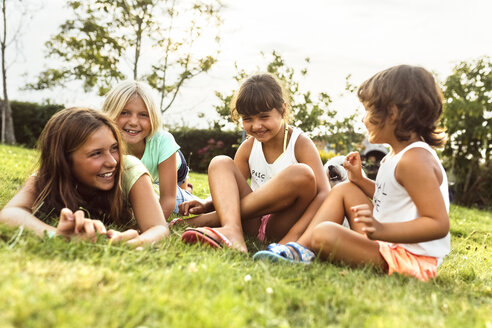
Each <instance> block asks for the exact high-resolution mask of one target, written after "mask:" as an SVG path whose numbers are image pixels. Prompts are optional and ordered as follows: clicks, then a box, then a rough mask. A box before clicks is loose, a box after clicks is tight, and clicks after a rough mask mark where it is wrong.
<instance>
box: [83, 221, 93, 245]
mask: <svg viewBox="0 0 492 328" xmlns="http://www.w3.org/2000/svg"><path fill="white" fill-rule="evenodd" d="M84 237H85V238H86V239H88V240H91V241H92V242H93V243H95V242H96V230H95V229H94V224H93V223H92V220H91V219H84Z"/></svg>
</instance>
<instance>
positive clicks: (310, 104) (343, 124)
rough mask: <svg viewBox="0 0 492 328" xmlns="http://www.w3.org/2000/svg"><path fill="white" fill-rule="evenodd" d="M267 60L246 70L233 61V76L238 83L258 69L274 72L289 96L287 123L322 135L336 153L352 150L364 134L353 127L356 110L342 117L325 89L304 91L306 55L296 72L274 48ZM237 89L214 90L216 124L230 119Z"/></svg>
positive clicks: (316, 134) (345, 152)
mask: <svg viewBox="0 0 492 328" xmlns="http://www.w3.org/2000/svg"><path fill="white" fill-rule="evenodd" d="M269 58H270V62H269V63H268V64H267V66H266V68H263V69H260V68H257V70H256V72H249V73H247V72H246V71H245V70H244V69H240V68H239V67H237V65H236V70H237V72H236V75H235V76H234V77H233V78H234V80H236V82H238V88H239V84H240V83H241V82H242V81H243V80H245V79H246V78H247V77H248V76H250V75H252V74H255V73H258V72H268V73H272V74H274V75H275V76H276V77H278V78H279V80H280V81H281V82H282V83H283V85H284V88H285V89H286V91H287V93H288V95H289V97H290V99H289V101H290V105H291V113H290V122H289V123H290V124H291V125H293V126H296V127H298V128H300V129H301V130H302V131H304V132H306V133H307V134H308V135H309V136H310V137H313V138H317V139H323V140H324V141H325V142H326V143H327V144H329V145H334V147H333V149H332V150H334V151H335V152H337V153H342V154H347V153H348V152H350V151H352V150H354V145H355V144H358V143H360V142H361V141H362V139H363V135H362V134H361V133H359V132H357V131H356V127H355V126H354V120H355V118H356V116H357V114H352V115H350V116H347V117H342V116H341V115H340V113H342V112H343V111H339V110H336V109H332V108H331V107H330V105H331V103H332V99H331V97H330V96H329V95H328V94H327V93H326V92H321V93H320V94H318V95H313V94H312V93H311V92H310V91H305V90H303V88H302V87H301V85H300V80H302V79H303V78H304V77H305V76H307V75H308V72H309V71H308V65H309V62H310V59H309V58H306V59H305V64H306V67H304V68H301V69H300V70H299V71H298V72H296V70H295V69H294V68H292V67H290V66H288V65H287V63H286V62H285V60H284V58H283V57H282V55H281V54H279V53H278V52H276V51H273V52H272V53H271V55H270V56H269ZM348 78H349V77H347V86H346V91H348V92H349V93H353V92H354V91H355V88H354V87H353V86H351V85H350V84H349V81H348ZM235 92H236V90H234V91H231V93H229V94H222V93H220V92H216V96H217V97H218V98H219V100H220V102H221V103H220V104H219V105H217V106H215V110H216V111H217V113H218V114H219V117H220V119H219V120H216V121H215V122H214V127H215V128H222V127H224V126H226V124H227V123H230V122H233V118H232V117H231V111H230V106H231V101H232V99H233V96H234V93H235Z"/></svg>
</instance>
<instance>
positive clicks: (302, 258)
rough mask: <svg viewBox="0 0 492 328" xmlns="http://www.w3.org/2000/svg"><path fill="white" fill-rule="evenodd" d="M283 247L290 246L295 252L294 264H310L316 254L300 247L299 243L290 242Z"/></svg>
mask: <svg viewBox="0 0 492 328" xmlns="http://www.w3.org/2000/svg"><path fill="white" fill-rule="evenodd" d="M285 246H290V247H292V249H293V250H295V251H296V253H297V255H298V256H297V257H295V258H294V262H300V263H306V264H307V263H312V262H313V261H314V259H315V258H316V254H314V252H313V251H312V250H310V249H309V248H306V247H304V246H302V245H301V244H299V243H296V242H290V243H287V244H285Z"/></svg>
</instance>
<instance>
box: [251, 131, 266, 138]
mask: <svg viewBox="0 0 492 328" xmlns="http://www.w3.org/2000/svg"><path fill="white" fill-rule="evenodd" d="M267 132H268V131H254V132H253V134H254V135H256V136H258V137H262V136H264V135H265V134H267Z"/></svg>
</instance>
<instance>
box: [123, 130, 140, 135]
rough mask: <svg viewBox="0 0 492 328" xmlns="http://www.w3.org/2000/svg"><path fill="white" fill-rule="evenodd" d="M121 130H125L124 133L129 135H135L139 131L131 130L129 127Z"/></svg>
mask: <svg viewBox="0 0 492 328" xmlns="http://www.w3.org/2000/svg"><path fill="white" fill-rule="evenodd" d="M123 131H125V132H126V134H129V135H131V136H136V135H137V134H139V133H140V132H141V131H139V130H131V129H123Z"/></svg>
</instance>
